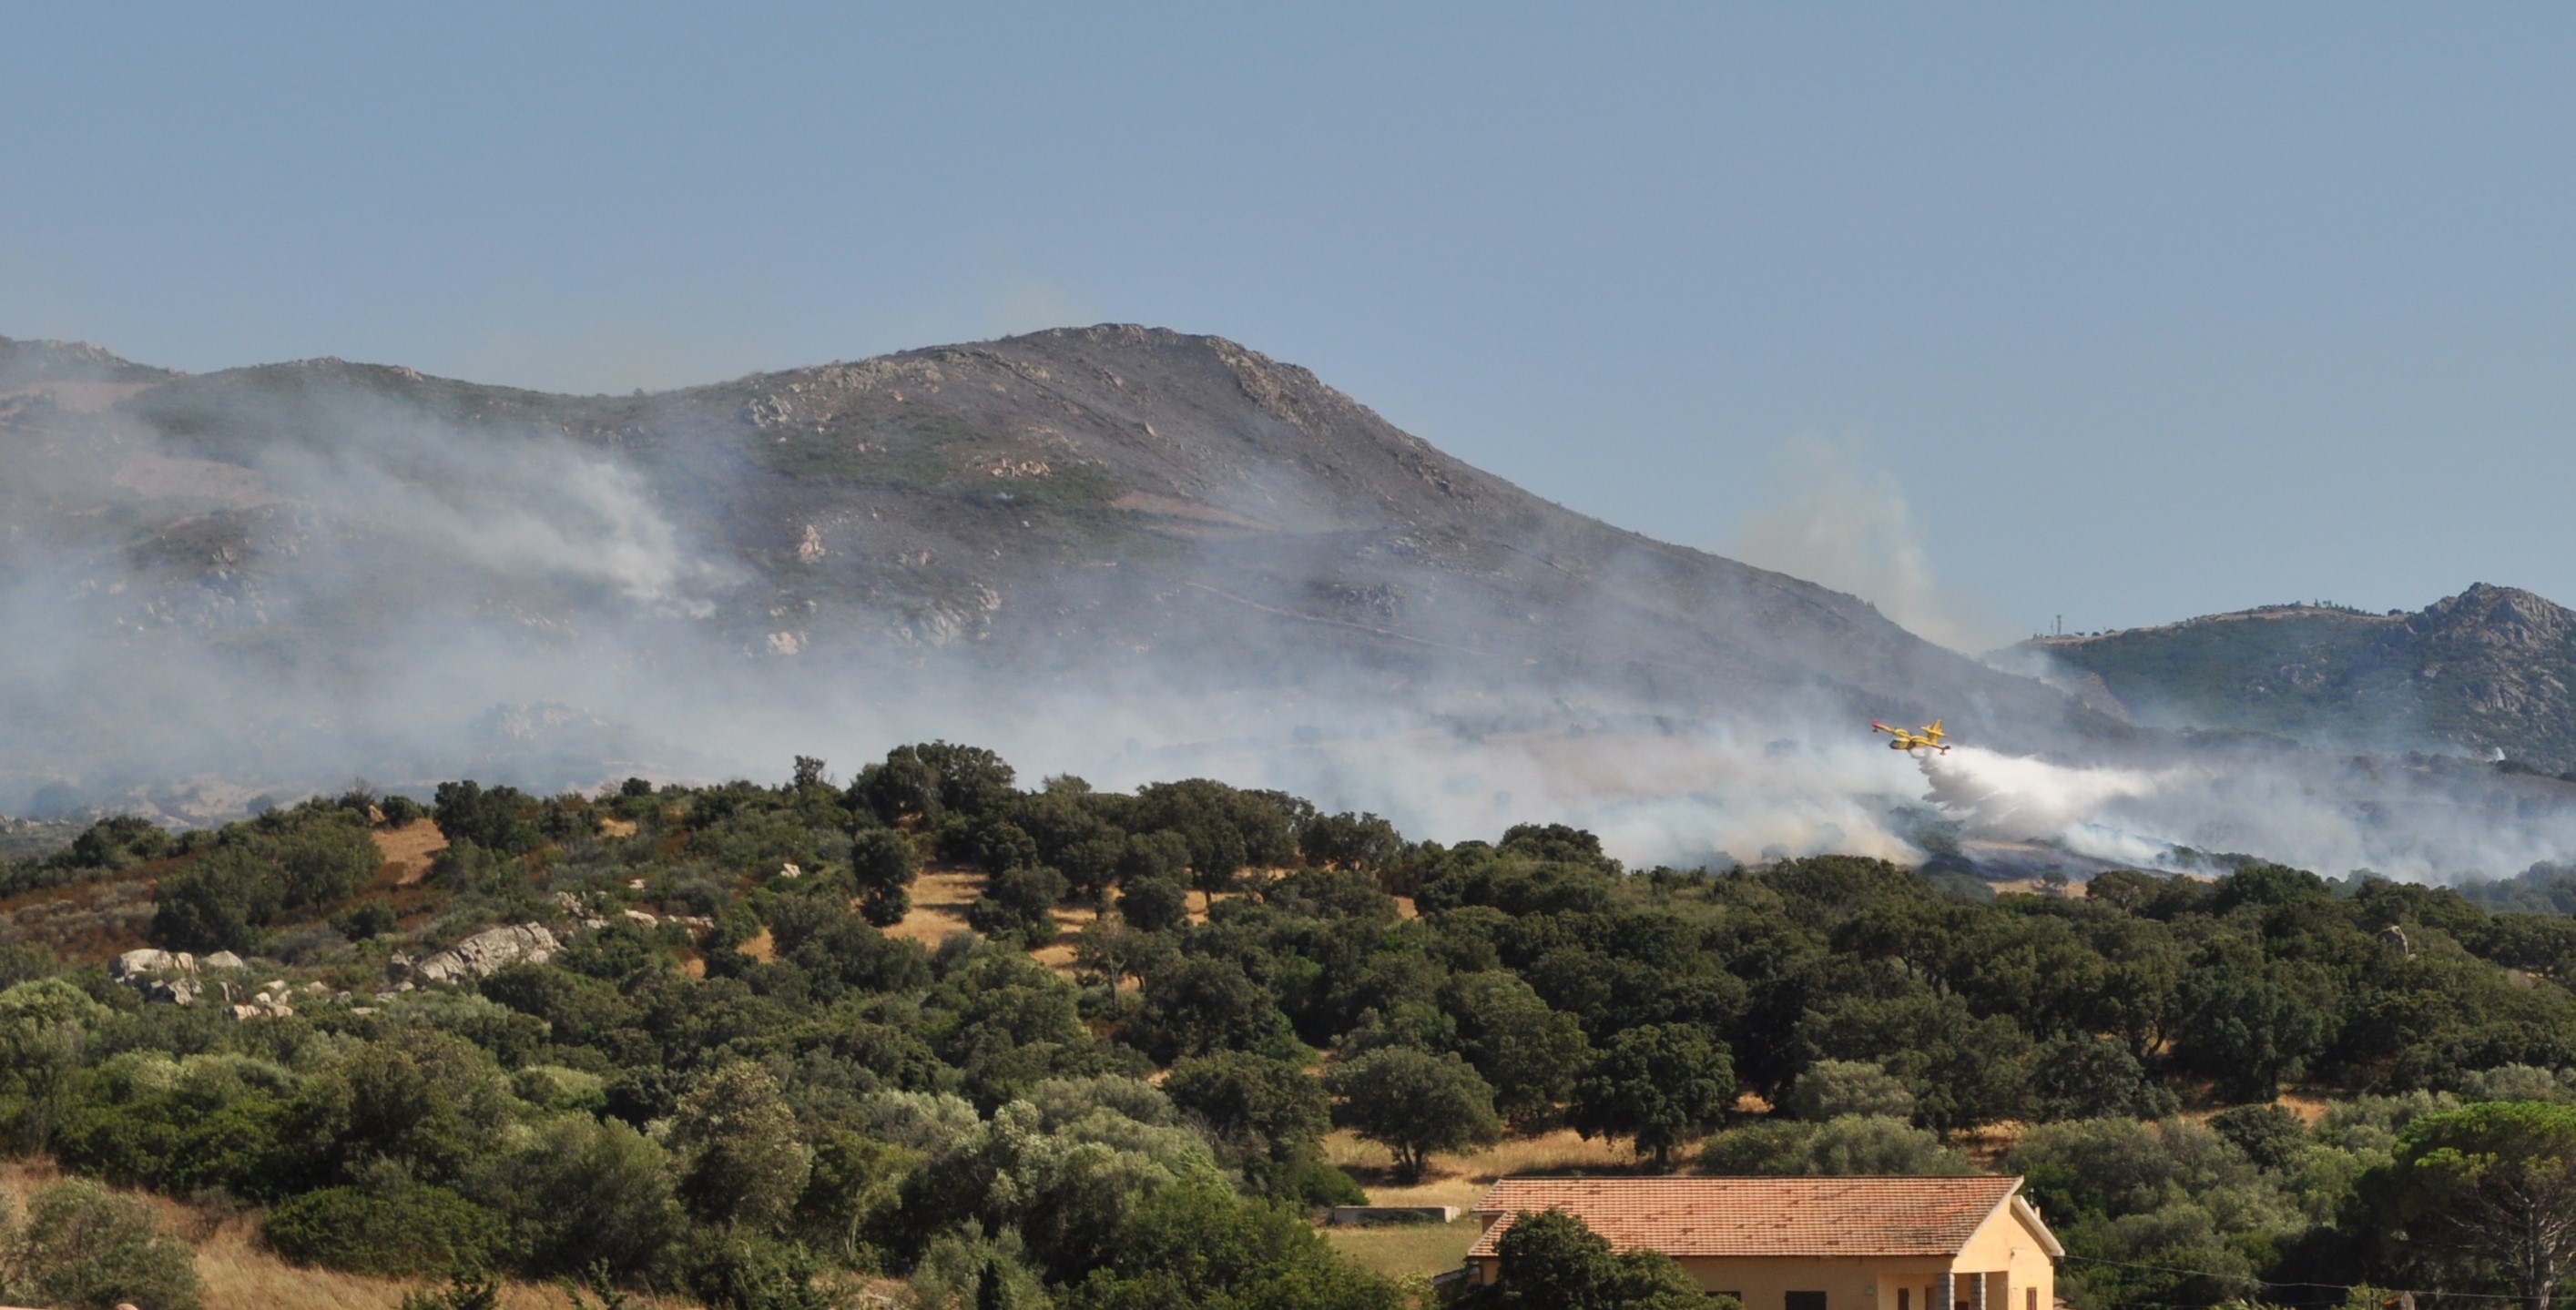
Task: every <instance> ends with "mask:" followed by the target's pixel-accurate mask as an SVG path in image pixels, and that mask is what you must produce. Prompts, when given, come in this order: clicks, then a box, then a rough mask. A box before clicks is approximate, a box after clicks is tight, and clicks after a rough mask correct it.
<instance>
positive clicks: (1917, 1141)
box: [1700, 1115, 1974, 1177]
mask: <svg viewBox="0 0 2576 1310" xmlns="http://www.w3.org/2000/svg"><path fill="white" fill-rule="evenodd" d="M1700 1164H1701V1166H1702V1167H1703V1168H1705V1169H1707V1170H1708V1171H1709V1172H1710V1173H1713V1174H1764V1175H1772V1176H1789V1177H1797V1176H1804V1177H1850V1176H1853V1175H1859V1174H1904V1175H1930V1174H1964V1173H1971V1172H1974V1170H1973V1169H1972V1168H1971V1167H1970V1166H1969V1163H1968V1159H1967V1157H1965V1156H1963V1155H1961V1154H1959V1153H1958V1152H1957V1151H1953V1150H1951V1149H1950V1148H1948V1147H1946V1146H1943V1145H1942V1144H1941V1139H1940V1138H1939V1137H1936V1136H1934V1135H1933V1134H1931V1133H1929V1132H1926V1131H1924V1130H1923V1129H1920V1128H1917V1127H1915V1126H1913V1125H1912V1124H1909V1123H1907V1122H1905V1121H1904V1120H1902V1119H1898V1118H1894V1117H1891V1116H1888V1115H1844V1116H1842V1117H1840V1118H1836V1119H1828V1120H1825V1121H1824V1122H1822V1123H1817V1122H1814V1121H1811V1120H1791V1119H1782V1120H1774V1121H1773V1122H1770V1123H1764V1124H1754V1125H1752V1126H1750V1127H1745V1128H1738V1129H1735V1130H1733V1131H1731V1132H1724V1133H1719V1134H1718V1135H1717V1136H1715V1137H1712V1138H1710V1139H1708V1145H1707V1146H1705V1147H1703V1148H1701V1151H1700Z"/></svg>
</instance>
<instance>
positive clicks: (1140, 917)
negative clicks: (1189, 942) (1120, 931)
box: [1118, 876, 1190, 932]
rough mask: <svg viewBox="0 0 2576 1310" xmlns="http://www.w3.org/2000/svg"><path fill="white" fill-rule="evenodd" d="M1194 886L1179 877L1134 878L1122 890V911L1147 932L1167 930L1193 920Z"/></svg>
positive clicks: (1120, 896) (1127, 918)
mask: <svg viewBox="0 0 2576 1310" xmlns="http://www.w3.org/2000/svg"><path fill="white" fill-rule="evenodd" d="M1189 913H1190V889H1189V884H1187V883H1184V882H1182V881H1181V880H1180V878H1179V877H1178V876H1172V877H1150V878H1130V879H1128V880H1127V881H1126V882H1125V883H1124V884H1122V885H1121V886H1120V887H1119V889H1118V914H1119V917H1121V918H1123V919H1125V920H1126V921H1127V923H1128V925H1129V926H1130V927H1133V928H1136V929H1138V930H1140V931H1143V932H1165V931H1168V930H1170V929H1173V928H1178V927H1180V926H1181V924H1182V923H1184V922H1186V921H1187V920H1188V919H1189Z"/></svg>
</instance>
